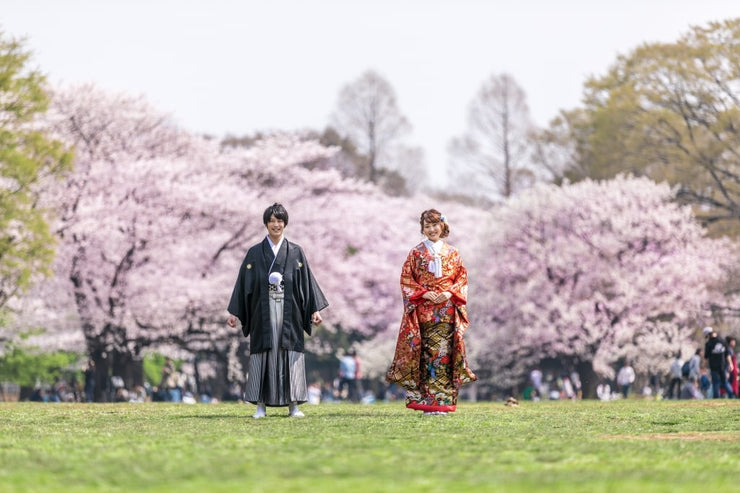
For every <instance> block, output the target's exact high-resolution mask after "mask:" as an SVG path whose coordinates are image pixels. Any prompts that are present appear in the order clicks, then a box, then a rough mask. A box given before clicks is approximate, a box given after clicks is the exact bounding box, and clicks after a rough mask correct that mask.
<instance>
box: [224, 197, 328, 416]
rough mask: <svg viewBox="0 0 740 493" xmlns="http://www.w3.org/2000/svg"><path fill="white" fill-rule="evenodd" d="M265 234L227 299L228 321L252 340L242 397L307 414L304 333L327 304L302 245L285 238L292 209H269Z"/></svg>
mask: <svg viewBox="0 0 740 493" xmlns="http://www.w3.org/2000/svg"><path fill="white" fill-rule="evenodd" d="M263 222H264V224H265V227H266V228H267V237H265V239H264V240H263V241H262V242H261V243H258V244H257V245H254V246H253V247H252V248H250V249H249V251H248V252H247V255H246V257H245V258H244V261H243V262H242V265H241V268H240V269H239V275H238V277H237V280H236V285H235V286H234V291H233V293H232V295H231V301H230V302H229V308H228V310H229V313H230V314H231V315H230V316H229V318H228V320H227V321H226V323H227V325H229V326H230V327H236V320H237V318H238V319H239V321H240V322H241V325H242V332H243V333H244V336H245V337H249V338H250V343H249V352H250V355H249V369H248V371H247V374H248V377H247V388H246V391H245V393H244V399H245V400H246V401H247V402H251V403H253V404H256V405H257V411H256V412H255V413H254V416H253V417H254V418H264V417H265V415H266V409H265V406H289V411H290V416H292V417H303V413H302V412H301V411H300V410H299V409H298V404H301V403H303V402H306V401H307V400H308V395H307V390H306V365H305V360H304V354H303V350H304V334H303V333H304V332H305V333H307V334H308V335H311V327H312V324H316V325H318V324H320V323H321V321H322V319H321V315H320V314H319V311H321V310H323V309H324V308H326V307H327V306H328V304H329V303H327V301H326V298H324V294H323V293H322V292H321V288H320V287H319V284H318V283H317V282H316V279H314V277H313V273H312V272H311V269H310V268H309V266H308V261H307V260H306V256H305V254H304V253H303V250H302V249H301V247H300V246H298V245H296V244H295V243H293V242H290V241H288V240H287V239H286V238H285V237H284V231H285V227H286V226H287V225H288V212H287V211H286V210H285V208H284V207H283V206H282V205H281V204H278V203H275V204H273V205H271V206H270V207H268V208H267V209H266V210H265V213H264V215H263Z"/></svg>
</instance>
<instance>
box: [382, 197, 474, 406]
mask: <svg viewBox="0 0 740 493" xmlns="http://www.w3.org/2000/svg"><path fill="white" fill-rule="evenodd" d="M419 224H420V225H421V232H422V234H424V236H426V239H425V240H424V241H423V242H421V243H419V244H418V245H416V247H414V248H413V249H412V250H411V251H410V252H409V254H408V257H407V258H406V262H405V263H404V264H403V270H402V271H401V294H402V295H403V305H404V312H403V319H402V320H401V328H400V330H399V334H398V341H397V342H396V352H395V355H394V357H393V362H392V363H391V367H390V368H389V369H388V372H387V374H386V380H387V381H388V382H390V383H395V384H398V385H400V386H402V387H404V388H405V389H406V407H408V408H410V409H416V410H419V411H424V414H426V415H429V414H447V413H448V412H452V411H455V409H456V406H457V394H458V390H459V388H460V386H461V385H463V384H465V383H469V382H473V381H475V380H476V379H477V377H476V376H475V374H474V373H473V372H472V371H471V370H470V368H469V367H468V364H467V358H466V355H465V343H464V342H463V334H464V332H465V330H466V329H467V328H468V325H469V322H468V316H467V311H466V307H465V305H466V303H467V296H468V274H467V271H466V270H465V267H464V266H463V263H462V259H461V258H460V253H459V252H458V251H457V249H456V248H455V247H453V246H451V245H449V244H448V243H447V242H445V241H444V240H443V238H446V237H447V236H448V235H449V233H450V227H449V224H448V223H447V220H446V219H445V217H444V216H443V215H442V214H440V212H439V211H437V210H436V209H429V210H426V211H424V212H422V213H421V218H420V219H419Z"/></svg>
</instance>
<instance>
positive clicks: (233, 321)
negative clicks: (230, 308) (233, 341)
mask: <svg viewBox="0 0 740 493" xmlns="http://www.w3.org/2000/svg"><path fill="white" fill-rule="evenodd" d="M226 325H228V326H229V327H231V328H234V327H236V317H235V316H234V315H231V316H230V317H229V318H227V319H226Z"/></svg>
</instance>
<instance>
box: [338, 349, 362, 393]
mask: <svg viewBox="0 0 740 493" xmlns="http://www.w3.org/2000/svg"><path fill="white" fill-rule="evenodd" d="M355 356H357V354H356V353H355V350H354V349H350V350H349V351H348V352H347V353H346V354H345V355H344V356H342V358H341V359H340V360H339V395H340V396H344V395H346V398H347V399H348V400H350V401H352V402H357V401H359V400H360V399H359V396H358V394H357V360H356V359H355ZM345 390H346V394H345V393H344V392H345Z"/></svg>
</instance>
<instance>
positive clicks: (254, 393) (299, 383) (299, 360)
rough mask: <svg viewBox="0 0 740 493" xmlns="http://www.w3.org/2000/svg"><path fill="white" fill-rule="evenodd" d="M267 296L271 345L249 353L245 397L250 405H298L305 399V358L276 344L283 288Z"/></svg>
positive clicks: (281, 319)
mask: <svg viewBox="0 0 740 493" xmlns="http://www.w3.org/2000/svg"><path fill="white" fill-rule="evenodd" d="M270 287H271V288H273V286H270ZM269 299H270V324H271V326H272V348H271V349H270V350H269V351H266V352H264V353H257V354H250V355H249V368H248V371H247V388H246V391H245V392H244V400H245V401H247V402H251V403H252V404H257V403H259V402H262V403H264V404H265V405H267V406H287V405H288V404H290V403H291V402H297V403H298V404H301V403H303V402H306V401H307V400H308V392H307V389H306V364H305V358H304V355H303V353H300V352H297V351H290V350H287V349H282V348H280V347H279V345H280V336H281V331H282V326H283V302H284V301H283V299H284V294H283V291H282V290H279V291H276V290H274V289H271V290H270V294H269Z"/></svg>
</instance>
